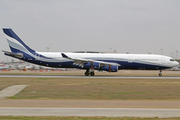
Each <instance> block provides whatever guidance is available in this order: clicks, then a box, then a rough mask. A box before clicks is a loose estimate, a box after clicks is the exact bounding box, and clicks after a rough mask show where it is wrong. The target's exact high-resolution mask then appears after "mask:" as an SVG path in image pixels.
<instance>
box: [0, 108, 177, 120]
mask: <svg viewBox="0 0 180 120" xmlns="http://www.w3.org/2000/svg"><path fill="white" fill-rule="evenodd" d="M179 113H180V109H146V108H145V109H142V108H30V107H27V108H18V107H0V115H1V116H9V115H12V116H82V117H85V116H86V117H91V116H105V117H159V118H169V117H180V114H179Z"/></svg>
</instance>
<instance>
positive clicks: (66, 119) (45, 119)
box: [0, 116, 180, 120]
mask: <svg viewBox="0 0 180 120" xmlns="http://www.w3.org/2000/svg"><path fill="white" fill-rule="evenodd" d="M179 119H180V118H157V117H156V118H138V117H115V118H113V117H25V116H18V117H15V116H0V120H179Z"/></svg>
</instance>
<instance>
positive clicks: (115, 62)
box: [2, 28, 179, 76]
mask: <svg viewBox="0 0 180 120" xmlns="http://www.w3.org/2000/svg"><path fill="white" fill-rule="evenodd" d="M3 32H4V34H5V37H6V40H7V41H8V44H9V47H10V49H11V52H9V51H4V50H2V51H3V52H4V54H5V55H7V56H10V57H14V58H17V59H20V60H23V61H26V62H30V63H34V64H37V65H41V66H46V67H54V68H79V69H84V70H86V72H85V75H86V76H89V75H90V76H94V75H95V73H94V71H95V70H103V71H107V72H117V71H118V70H121V69H134V70H160V73H159V74H158V75H159V76H162V73H161V72H162V70H163V69H167V68H172V67H175V66H177V65H179V63H178V62H177V61H175V60H174V59H173V58H171V57H168V56H164V55H154V54H112V53H69V52H37V51H35V50H33V49H31V48H30V47H29V46H27V45H26V44H25V43H24V42H23V41H22V40H21V39H20V38H19V37H18V36H17V35H16V34H15V33H14V32H13V30H12V29H10V28H3Z"/></svg>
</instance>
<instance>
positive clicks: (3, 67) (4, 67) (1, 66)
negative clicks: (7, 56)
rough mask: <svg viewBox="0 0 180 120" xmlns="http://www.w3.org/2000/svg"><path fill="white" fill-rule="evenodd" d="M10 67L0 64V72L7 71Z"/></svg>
mask: <svg viewBox="0 0 180 120" xmlns="http://www.w3.org/2000/svg"><path fill="white" fill-rule="evenodd" d="M9 69H10V66H7V65H5V64H4V63H3V62H2V63H1V64H0V70H9Z"/></svg>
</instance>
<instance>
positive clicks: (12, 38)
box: [3, 28, 35, 53]
mask: <svg viewBox="0 0 180 120" xmlns="http://www.w3.org/2000/svg"><path fill="white" fill-rule="evenodd" d="M3 31H4V33H5V36H6V39H7V41H8V44H9V47H10V49H11V51H12V52H13V53H18V52H25V53H29V52H30V53H33V52H35V51H34V50H33V49H31V48H29V47H28V46H27V45H26V44H25V43H24V42H23V41H22V40H21V39H20V38H19V37H18V36H17V35H16V34H15V33H14V32H13V30H12V29H9V28H3Z"/></svg>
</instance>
